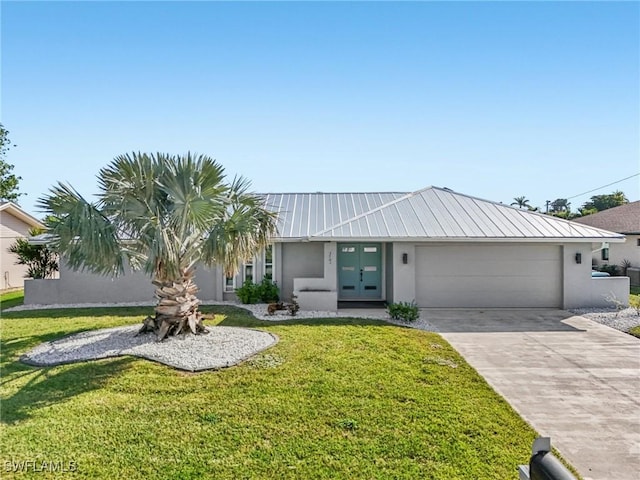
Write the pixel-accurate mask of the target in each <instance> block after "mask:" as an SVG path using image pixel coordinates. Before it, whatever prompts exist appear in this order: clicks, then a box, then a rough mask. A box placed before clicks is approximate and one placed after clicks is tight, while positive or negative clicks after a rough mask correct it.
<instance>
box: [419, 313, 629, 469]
mask: <svg viewBox="0 0 640 480" xmlns="http://www.w3.org/2000/svg"><path fill="white" fill-rule="evenodd" d="M422 316H423V318H426V319H427V320H428V321H429V322H430V323H431V324H432V325H433V326H434V327H435V328H436V329H437V330H438V331H439V332H440V333H441V334H442V336H443V337H444V338H446V339H447V341H448V342H449V343H451V345H453V347H454V348H455V349H456V350H458V352H460V353H461V354H462V355H463V356H464V358H465V359H466V360H467V361H468V362H469V363H470V364H471V365H472V366H473V367H474V368H475V369H476V370H477V371H478V372H479V373H480V374H481V375H482V376H483V377H484V378H485V379H486V380H487V382H489V384H490V385H491V386H492V387H493V388H494V389H495V390H496V391H497V392H498V393H500V394H501V395H502V396H503V397H504V398H505V399H506V400H507V401H508V402H509V403H510V404H511V405H512V406H513V407H514V408H515V409H516V410H517V411H518V413H520V415H521V416H522V417H523V418H524V419H525V420H526V421H528V422H529V423H530V424H531V425H532V426H533V428H534V429H535V430H537V431H538V432H539V433H540V434H541V435H542V436H550V437H551V444H552V445H553V446H554V447H556V448H557V449H558V451H559V452H560V453H561V454H562V455H563V456H564V457H565V458H566V459H567V461H569V462H570V463H571V464H572V465H573V466H574V467H575V468H576V469H577V470H578V472H580V474H581V475H582V476H583V477H584V478H585V480H587V479H588V480H591V479H593V480H596V479H597V480H606V479H611V480H638V479H640V340H639V339H636V338H634V337H632V336H630V335H627V334H624V333H622V332H619V331H617V330H614V329H612V328H609V327H605V326H603V325H600V324H598V323H596V322H593V321H591V320H588V319H586V318H584V317H580V316H575V315H573V314H571V313H569V312H566V311H562V310H535V309H534V310H524V309H522V310H482V311H480V310H439V309H437V310H436V309H428V310H424V311H423V312H422ZM527 462H528V459H526V458H523V459H522V463H527Z"/></svg>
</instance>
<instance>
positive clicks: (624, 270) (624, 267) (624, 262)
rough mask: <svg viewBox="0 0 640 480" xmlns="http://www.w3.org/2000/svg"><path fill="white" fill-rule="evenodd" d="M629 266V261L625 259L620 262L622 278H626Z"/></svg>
mask: <svg viewBox="0 0 640 480" xmlns="http://www.w3.org/2000/svg"><path fill="white" fill-rule="evenodd" d="M630 266H631V260H627V259H626V258H625V259H624V260H622V262H620V269H621V270H622V276H623V277H626V276H627V268H629V267H630Z"/></svg>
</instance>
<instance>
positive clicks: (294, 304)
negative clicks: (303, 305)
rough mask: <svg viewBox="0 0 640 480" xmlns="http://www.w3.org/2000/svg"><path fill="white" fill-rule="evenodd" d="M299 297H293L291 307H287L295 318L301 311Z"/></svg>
mask: <svg viewBox="0 0 640 480" xmlns="http://www.w3.org/2000/svg"><path fill="white" fill-rule="evenodd" d="M297 299H298V297H296V296H295V295H292V296H291V303H290V304H289V305H287V310H289V315H291V316H292V317H295V316H296V314H297V313H298V310H300V305H298V300H297Z"/></svg>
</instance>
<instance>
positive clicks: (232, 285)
mask: <svg viewBox="0 0 640 480" xmlns="http://www.w3.org/2000/svg"><path fill="white" fill-rule="evenodd" d="M235 289H236V277H235V276H234V275H232V276H231V277H225V279H224V291H225V292H233V291H234V290H235Z"/></svg>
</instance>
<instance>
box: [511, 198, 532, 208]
mask: <svg viewBox="0 0 640 480" xmlns="http://www.w3.org/2000/svg"><path fill="white" fill-rule="evenodd" d="M513 200H514V201H513V202H512V203H511V206H514V205H517V206H518V208H529V209H530V208H531V206H530V205H529V200H527V197H516V198H514V199H513Z"/></svg>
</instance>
